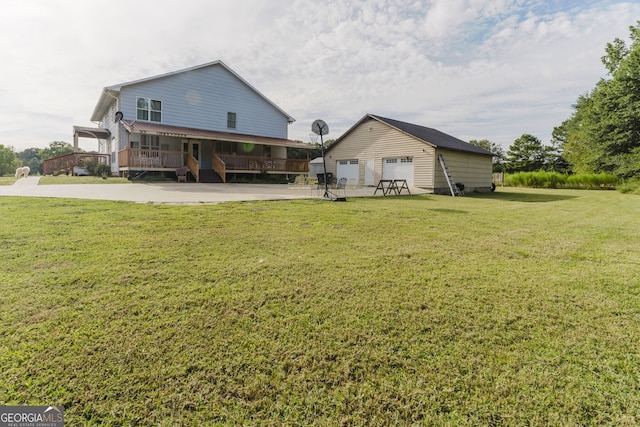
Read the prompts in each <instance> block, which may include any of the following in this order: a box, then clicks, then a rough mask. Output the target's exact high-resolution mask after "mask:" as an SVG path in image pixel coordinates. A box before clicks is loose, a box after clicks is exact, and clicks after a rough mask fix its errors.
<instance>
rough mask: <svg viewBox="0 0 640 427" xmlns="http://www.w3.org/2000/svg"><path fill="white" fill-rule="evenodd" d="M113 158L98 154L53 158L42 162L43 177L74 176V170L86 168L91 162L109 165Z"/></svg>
mask: <svg viewBox="0 0 640 427" xmlns="http://www.w3.org/2000/svg"><path fill="white" fill-rule="evenodd" d="M110 158H111V156H110V155H109V154H96V153H69V154H64V155H62V156H57V157H52V158H50V159H46V160H44V161H43V162H42V173H43V175H57V174H62V173H64V174H73V168H74V167H79V168H85V167H87V165H88V164H89V163H91V162H96V163H101V164H105V165H108V164H109V162H110Z"/></svg>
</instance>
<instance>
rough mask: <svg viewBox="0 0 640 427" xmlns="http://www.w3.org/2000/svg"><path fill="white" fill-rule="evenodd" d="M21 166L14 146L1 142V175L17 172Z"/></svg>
mask: <svg viewBox="0 0 640 427" xmlns="http://www.w3.org/2000/svg"><path fill="white" fill-rule="evenodd" d="M19 166H20V162H19V161H18V158H17V157H16V153H15V151H13V148H12V147H5V146H4V145H2V144H0V176H5V175H13V174H15V173H16V168H17V167H19Z"/></svg>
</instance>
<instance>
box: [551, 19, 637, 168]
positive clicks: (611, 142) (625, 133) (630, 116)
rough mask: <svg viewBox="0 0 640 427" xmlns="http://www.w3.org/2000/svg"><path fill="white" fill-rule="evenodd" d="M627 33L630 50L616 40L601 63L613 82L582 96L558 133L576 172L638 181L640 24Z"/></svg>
mask: <svg viewBox="0 0 640 427" xmlns="http://www.w3.org/2000/svg"><path fill="white" fill-rule="evenodd" d="M629 30H630V33H631V43H630V45H629V46H627V45H626V43H625V42H624V41H622V40H620V39H615V40H614V41H613V42H612V43H609V44H607V47H606V49H605V53H606V54H605V55H604V56H603V57H602V58H601V59H602V63H603V64H604V66H605V67H606V68H607V71H608V74H609V78H608V79H601V80H600V81H599V82H598V83H597V84H596V87H595V88H594V89H593V90H592V91H591V92H589V93H587V94H584V95H581V96H580V97H579V98H578V100H577V102H576V104H575V105H574V112H573V115H572V116H571V118H569V119H568V120H566V121H564V122H563V123H562V124H561V125H560V126H558V127H557V128H556V129H555V130H554V135H555V136H556V137H558V139H559V140H562V143H563V148H564V157H565V158H566V159H567V160H568V161H569V163H570V164H571V165H572V167H573V169H574V170H575V171H577V172H608V173H612V174H615V175H617V176H619V177H631V176H640V21H638V23H637V25H636V26H635V27H634V26H632V27H629Z"/></svg>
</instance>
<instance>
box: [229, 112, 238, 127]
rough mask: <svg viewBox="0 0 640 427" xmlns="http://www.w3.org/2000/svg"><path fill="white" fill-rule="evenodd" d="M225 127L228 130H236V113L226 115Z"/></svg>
mask: <svg viewBox="0 0 640 427" xmlns="http://www.w3.org/2000/svg"><path fill="white" fill-rule="evenodd" d="M227 127H228V128H229V129H235V128H236V113H231V112H229V113H227Z"/></svg>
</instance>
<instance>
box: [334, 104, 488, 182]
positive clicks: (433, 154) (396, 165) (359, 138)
mask: <svg viewBox="0 0 640 427" xmlns="http://www.w3.org/2000/svg"><path fill="white" fill-rule="evenodd" d="M440 154H441V155H442V157H444V159H445V162H446V165H447V167H448V169H449V172H450V173H451V176H452V178H453V179H454V180H455V182H458V183H462V184H464V186H465V191H478V192H488V191H491V183H492V161H493V156H494V154H493V153H491V152H489V151H487V150H484V149H482V148H479V147H476V146H473V145H471V144H469V143H467V142H464V141H462V140H460V139H458V138H455V137H453V136H451V135H447V134H445V133H443V132H440V131H438V130H436V129H432V128H428V127H424V126H419V125H414V124H411V123H406V122H401V121H398V120H393V119H388V118H385V117H380V116H376V115H373V114H367V115H365V116H364V117H363V118H362V119H360V121H358V122H357V123H356V124H355V125H354V126H352V127H351V128H350V129H349V130H348V131H347V132H345V133H344V135H342V136H341V137H340V138H338V139H337V140H336V142H335V143H334V144H333V145H331V147H329V149H327V151H326V153H325V159H326V163H327V172H330V173H332V174H333V175H334V176H335V177H336V178H337V179H340V178H347V181H348V182H349V183H350V184H351V185H365V186H369V185H371V186H373V185H377V183H378V182H379V181H380V180H381V179H405V180H406V181H407V184H408V185H409V186H410V187H419V188H423V189H426V190H430V191H431V192H433V193H440V194H448V193H449V191H450V189H449V186H448V183H447V180H446V177H445V173H444V171H443V169H442V167H441V165H440V162H439V159H438V155H440Z"/></svg>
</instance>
